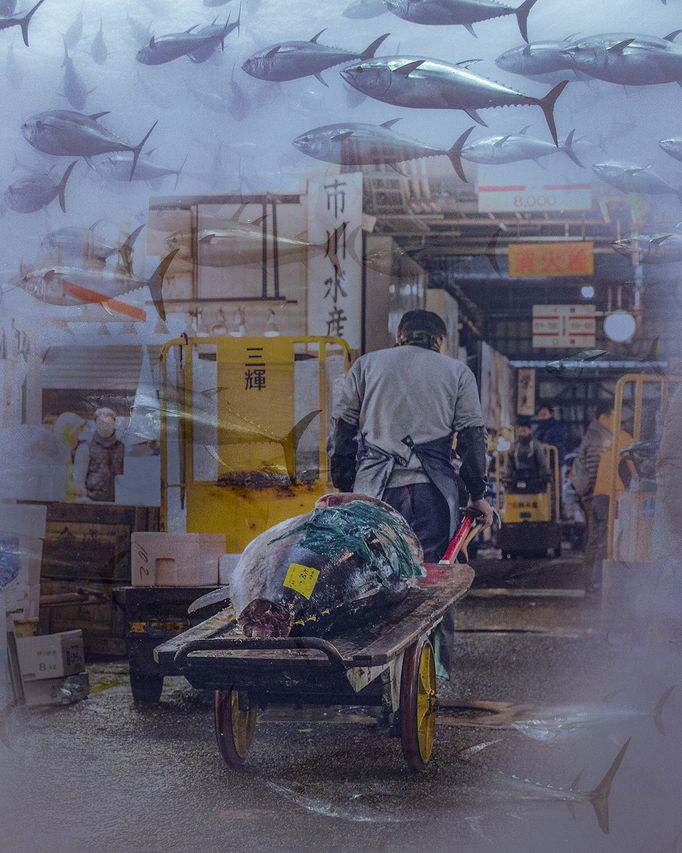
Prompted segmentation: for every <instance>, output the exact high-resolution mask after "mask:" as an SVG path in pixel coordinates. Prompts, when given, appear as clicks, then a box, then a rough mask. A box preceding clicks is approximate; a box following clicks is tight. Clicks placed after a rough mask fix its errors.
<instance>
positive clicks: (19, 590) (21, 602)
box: [3, 584, 38, 619]
mask: <svg viewBox="0 0 682 853" xmlns="http://www.w3.org/2000/svg"><path fill="white" fill-rule="evenodd" d="M3 593H4V597H5V613H6V614H7V616H8V617H9V618H16V619H30V618H31V617H32V616H37V615H38V614H37V613H32V612H31V609H32V608H31V590H30V589H29V588H28V586H18V585H15V584H12V585H10V586H8V587H5V589H4V590H3Z"/></svg>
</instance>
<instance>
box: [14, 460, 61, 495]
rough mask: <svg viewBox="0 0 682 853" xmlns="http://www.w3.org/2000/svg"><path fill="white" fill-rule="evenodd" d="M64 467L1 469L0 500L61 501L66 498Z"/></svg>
mask: <svg viewBox="0 0 682 853" xmlns="http://www.w3.org/2000/svg"><path fill="white" fill-rule="evenodd" d="M66 474H67V468H66V465H47V466H45V465H44V466H42V467H35V468H31V467H26V466H22V467H21V468H3V469H2V476H1V477H0V498H8V499H9V500H15V501H63V500H64V499H65V498H66Z"/></svg>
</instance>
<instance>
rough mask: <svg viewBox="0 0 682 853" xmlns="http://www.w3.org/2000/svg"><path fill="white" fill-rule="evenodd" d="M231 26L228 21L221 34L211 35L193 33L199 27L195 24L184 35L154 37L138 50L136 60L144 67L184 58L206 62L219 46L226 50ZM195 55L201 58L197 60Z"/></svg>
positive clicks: (221, 28) (220, 30)
mask: <svg viewBox="0 0 682 853" xmlns="http://www.w3.org/2000/svg"><path fill="white" fill-rule="evenodd" d="M229 25H230V24H229V21H226V22H225V26H224V27H220V28H219V32H217V33H214V32H213V31H211V33H210V34H209V35H200V34H199V33H195V32H193V30H195V29H196V28H197V27H198V26H199V25H198V24H195V25H194V26H193V27H190V28H189V29H188V30H185V32H183V33H169V34H168V35H165V36H159V37H158V38H157V37H155V36H152V37H151V38H150V39H149V44H148V45H147V46H146V47H143V48H140V50H138V52H137V54H136V59H137V61H138V62H141V63H142V64H143V65H164V64H165V63H166V62H173V60H175V59H180V58H181V57H183V56H189V57H190V59H194V61H195V62H204V61H205V60H206V59H207V58H208V56H210V53H211V52H212V51H213V49H214V48H216V47H217V46H218V45H220V46H221V47H222V48H223V50H224V49H225V36H226V35H227V34H228V32H229ZM195 54H196V55H198V56H199V57H200V58H199V59H196V58H195Z"/></svg>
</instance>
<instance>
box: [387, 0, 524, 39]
mask: <svg viewBox="0 0 682 853" xmlns="http://www.w3.org/2000/svg"><path fill="white" fill-rule="evenodd" d="M384 2H385V3H386V7H387V8H388V11H389V12H393V14H394V15H397V16H398V17H399V18H403V20H405V21H412V22H413V23H415V24H433V25H436V26H439V25H442V24H460V25H461V26H463V27H466V29H467V30H469V32H470V33H471V35H472V36H475V35H476V33H475V32H474V26H473V25H474V24H476V23H478V22H479V21H489V20H490V19H491V18H501V17H503V16H505V15H516V19H517V21H518V22H519V29H520V30H521V35H522V36H523V38H524V39H525V40H526V41H528V13H529V12H530V10H531V9H532V8H533V6H534V5H535V4H536V3H537V0H525V2H523V3H522V4H521V5H520V6H518V7H517V8H516V9H514V8H513V7H512V6H506V5H505V4H504V3H500V2H498V0H384Z"/></svg>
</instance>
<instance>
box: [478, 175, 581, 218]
mask: <svg viewBox="0 0 682 853" xmlns="http://www.w3.org/2000/svg"><path fill="white" fill-rule="evenodd" d="M478 209H479V210H480V211H481V212H485V213H503V212H507V211H518V212H519V213H521V212H533V211H545V210H547V211H552V210H556V211H559V210H591V209H592V184H591V183H590V182H589V181H588V182H585V181H584V180H582V181H576V180H575V179H571V178H570V177H568V176H566V177H563V176H561V175H560V176H559V177H558V178H557V177H555V176H553V177H550V174H548V173H547V172H543V171H542V170H541V169H539V168H538V166H537V165H536V164H535V163H530V164H529V163H512V164H509V165H507V166H499V165H498V166H479V169H478Z"/></svg>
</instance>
